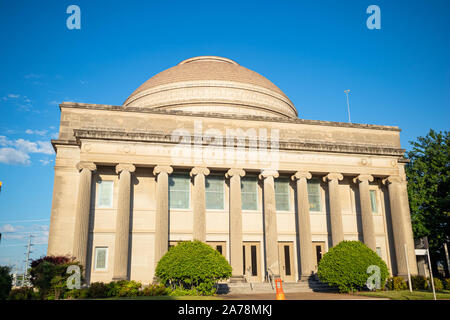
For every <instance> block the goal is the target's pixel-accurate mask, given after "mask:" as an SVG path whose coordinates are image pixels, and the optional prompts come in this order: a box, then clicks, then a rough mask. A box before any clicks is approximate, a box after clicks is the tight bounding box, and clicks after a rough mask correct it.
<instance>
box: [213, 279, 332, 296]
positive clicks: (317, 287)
mask: <svg viewBox="0 0 450 320" xmlns="http://www.w3.org/2000/svg"><path fill="white" fill-rule="evenodd" d="M283 291H284V292H285V293H292V292H335V291H336V288H333V287H330V286H328V284H326V283H322V282H320V281H318V280H300V281H298V282H283ZM271 292H273V293H275V292H276V289H275V284H273V286H272V284H271V283H269V282H258V283H249V282H244V283H219V284H218V289H217V293H218V294H251V293H271Z"/></svg>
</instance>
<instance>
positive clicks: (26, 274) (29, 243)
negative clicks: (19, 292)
mask: <svg viewBox="0 0 450 320" xmlns="http://www.w3.org/2000/svg"><path fill="white" fill-rule="evenodd" d="M31 237H33V235H32V234H31V233H30V235H29V237H28V246H27V252H26V253H25V255H26V256H27V257H26V259H25V261H24V262H25V270H24V271H23V279H22V287H23V286H25V281H27V284H28V263H29V262H30V253H31V252H32V251H31V246H32V245H33V244H32V243H31Z"/></svg>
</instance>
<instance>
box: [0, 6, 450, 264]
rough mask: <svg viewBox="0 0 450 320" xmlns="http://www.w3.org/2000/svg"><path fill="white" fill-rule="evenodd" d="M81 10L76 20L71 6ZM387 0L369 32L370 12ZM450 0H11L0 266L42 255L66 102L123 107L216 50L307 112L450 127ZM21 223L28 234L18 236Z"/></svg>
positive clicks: (0, 126)
mask: <svg viewBox="0 0 450 320" xmlns="http://www.w3.org/2000/svg"><path fill="white" fill-rule="evenodd" d="M71 4H76V5H78V6H79V7H80V9H81V30H68V29H67V27H66V19H67V17H68V16H69V14H67V13H66V9H67V7H68V6H69V5H71ZM371 4H376V5H378V6H379V7H380V9H381V30H369V29H368V28H367V27H366V20H367V18H368V17H369V14H367V13H366V8H367V7H368V6H369V5H371ZM449 12H450V1H425V0H422V1H398V0H396V1H378V0H371V1H363V0H357V1H312V0H309V1H300V0H297V1H263V0H259V1H243V0H241V1H231V0H229V1H223V2H219V1H211V0H210V1H194V0H190V1H173V0H172V1H167V0H165V1H163V0H160V1H153V0H149V1H133V0H128V1H93V0H90V1H0V41H1V49H0V70H1V71H0V72H1V73H0V74H1V77H0V180H1V181H3V190H2V193H1V194H0V232H1V231H3V232H4V231H8V230H9V231H15V233H9V234H6V236H4V238H3V239H2V242H1V243H0V265H1V264H15V263H19V261H21V260H22V259H23V252H24V250H25V248H24V247H23V246H22V245H24V244H25V242H26V240H25V239H24V235H26V232H30V231H32V232H35V235H36V238H35V241H36V243H38V245H37V246H36V247H35V249H34V252H33V254H32V257H39V256H40V255H42V254H44V253H45V250H46V237H47V234H48V223H49V222H48V221H26V222H14V221H17V220H19V221H22V220H47V219H49V218H50V210H51V201H52V188H53V165H54V154H53V153H52V150H51V148H50V147H49V141H50V139H51V138H52V137H54V136H55V134H56V133H57V131H58V123H59V116H60V114H59V108H58V104H59V103H60V102H62V101H77V102H87V103H100V104H113V105H121V104H122V103H123V102H124V101H125V99H126V98H127V97H128V95H129V94H130V93H131V92H132V91H133V90H134V89H135V88H137V87H138V86H139V85H140V84H141V83H142V82H144V81H145V80H147V79H148V78H150V77H151V76H152V75H154V74H156V73H158V72H160V71H162V70H164V69H167V68H169V67H171V66H174V65H175V64H177V63H178V62H180V61H181V60H183V59H186V58H189V57H193V56H198V55H218V56H224V57H228V58H231V59H233V60H235V61H237V62H238V63H239V64H241V65H243V66H245V67H247V68H249V69H252V70H255V71H257V72H259V73H260V74H262V75H264V76H266V77H267V78H269V79H270V80H271V81H272V82H274V83H275V84H276V85H277V86H278V87H279V88H280V89H281V90H283V91H284V92H285V93H286V94H287V95H288V97H289V98H290V99H291V100H292V101H293V103H294V104H295V106H296V107H297V109H298V111H299V115H300V117H301V118H306V119H316V120H330V121H347V105H346V100H345V94H344V90H345V89H350V90H351V93H350V106H351V116H352V121H353V122H357V123H370V124H381V125H396V126H399V127H400V128H401V129H402V130H403V131H402V134H401V137H402V138H401V139H402V146H403V147H404V148H406V149H408V141H409V140H412V139H415V138H416V137H417V136H421V135H425V134H426V133H427V132H428V130H429V129H430V128H433V129H436V130H448V127H449V125H448V124H449V119H450V116H449V107H450V37H449V31H450V19H449ZM21 232H22V233H21Z"/></svg>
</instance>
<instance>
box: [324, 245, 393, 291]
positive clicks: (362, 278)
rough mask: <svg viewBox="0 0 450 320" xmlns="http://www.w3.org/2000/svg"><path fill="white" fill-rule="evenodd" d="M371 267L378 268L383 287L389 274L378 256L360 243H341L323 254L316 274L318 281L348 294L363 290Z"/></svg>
mask: <svg viewBox="0 0 450 320" xmlns="http://www.w3.org/2000/svg"><path fill="white" fill-rule="evenodd" d="M371 265H375V266H378V267H379V268H380V282H381V283H380V285H381V287H383V286H384V283H385V282H386V278H387V277H388V275H389V272H388V268H387V266H386V263H385V262H384V261H383V260H382V259H381V258H380V257H379V256H378V254H377V253H376V252H375V251H373V250H371V249H370V248H369V247H367V246H366V245H365V244H363V243H362V242H360V241H342V242H340V243H339V244H338V245H337V246H335V247H332V248H331V249H330V250H329V251H328V252H327V253H325V254H324V256H323V258H322V260H320V262H319V267H318V272H317V274H318V276H319V279H320V281H322V282H325V283H328V284H329V285H330V286H336V287H338V288H339V291H340V292H349V291H355V290H360V289H362V288H364V286H365V285H366V282H367V279H368V278H369V276H371V274H369V273H367V268H368V267H369V266H371Z"/></svg>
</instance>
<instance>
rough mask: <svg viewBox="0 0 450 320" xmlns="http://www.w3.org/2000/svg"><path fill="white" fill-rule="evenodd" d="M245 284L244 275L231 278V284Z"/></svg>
mask: <svg viewBox="0 0 450 320" xmlns="http://www.w3.org/2000/svg"><path fill="white" fill-rule="evenodd" d="M244 282H245V277H244V276H242V275H238V276H231V277H230V283H244Z"/></svg>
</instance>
